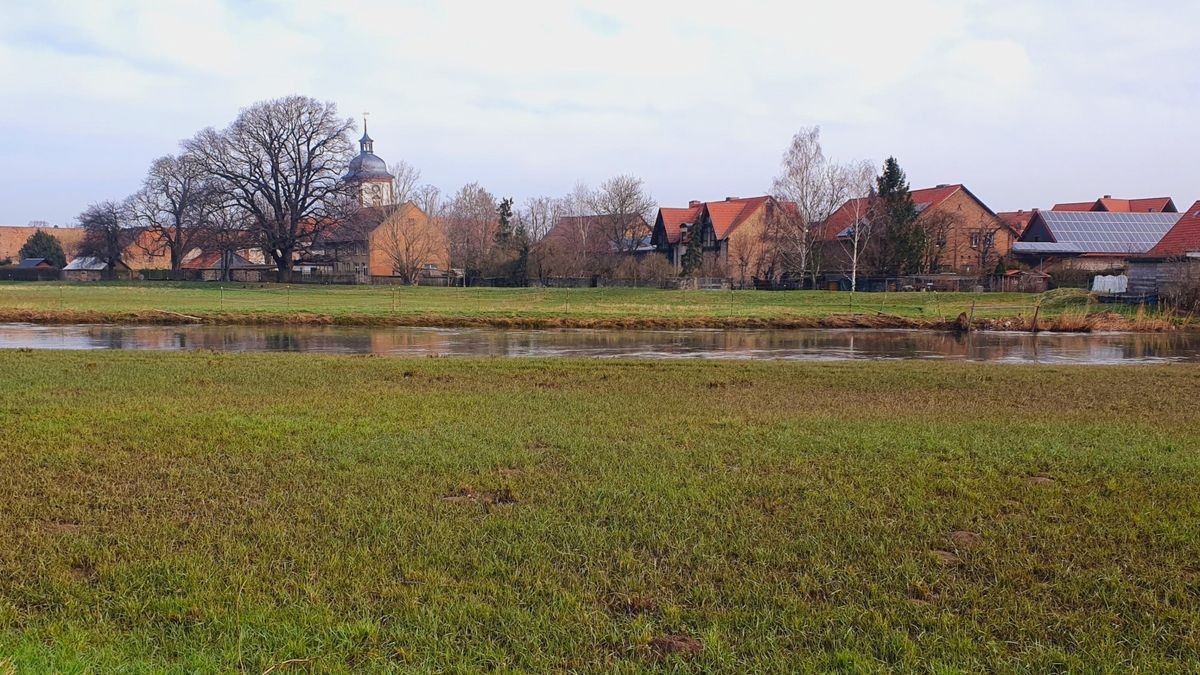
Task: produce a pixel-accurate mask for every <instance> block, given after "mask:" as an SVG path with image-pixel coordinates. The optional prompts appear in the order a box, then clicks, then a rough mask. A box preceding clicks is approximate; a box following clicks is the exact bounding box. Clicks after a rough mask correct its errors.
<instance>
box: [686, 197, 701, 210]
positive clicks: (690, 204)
mask: <svg viewBox="0 0 1200 675" xmlns="http://www.w3.org/2000/svg"><path fill="white" fill-rule="evenodd" d="M697 206H700V200H699V199H693V200H691V201H690V202H688V208H689V209H694V208H696V207H697Z"/></svg>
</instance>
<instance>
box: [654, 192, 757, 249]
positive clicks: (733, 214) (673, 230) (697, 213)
mask: <svg viewBox="0 0 1200 675" xmlns="http://www.w3.org/2000/svg"><path fill="white" fill-rule="evenodd" d="M770 201H772V198H771V197H770V196H767V195H763V196H761V197H744V198H730V199H725V200H722V201H719V202H701V203H699V204H696V205H695V206H688V207H686V208H671V207H663V208H660V209H659V210H658V218H659V220H661V221H662V223H663V229H664V230H665V234H666V237H667V243H669V244H677V243H679V240H680V238H681V237H682V230H681V226H682V225H684V224H690V223H695V222H697V221H698V220H701V219H702V218H703V217H704V215H705V214H707V215H708V219H709V220H710V221H711V222H712V227H713V233H714V234H715V235H716V237H717V240H718V241H720V240H722V239H726V238H728V237H729V235H731V234H733V232H734V230H736V229H737V228H739V227H741V226H742V225H743V224H745V223H746V222H747V221H748V220H750V219H751V218H752V217H753V216H754V214H756V213H758V211H759V210H760V209H762V208H763V207H764V206H765V205H766V204H767V203H768V202H770Z"/></svg>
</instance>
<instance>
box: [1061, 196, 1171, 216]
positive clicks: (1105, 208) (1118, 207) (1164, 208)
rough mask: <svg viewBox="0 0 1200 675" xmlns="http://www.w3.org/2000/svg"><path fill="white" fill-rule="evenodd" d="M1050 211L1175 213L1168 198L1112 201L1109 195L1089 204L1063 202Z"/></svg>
mask: <svg viewBox="0 0 1200 675" xmlns="http://www.w3.org/2000/svg"><path fill="white" fill-rule="evenodd" d="M1051 211H1100V212H1109V213H1175V212H1177V211H1178V209H1176V208H1175V202H1174V201H1173V200H1172V199H1171V198H1170V197H1147V198H1144V199H1114V198H1113V197H1111V196H1109V195H1104V196H1103V197H1101V198H1099V199H1097V200H1095V201H1091V202H1064V203H1062V204H1055V205H1054V208H1053V209H1051Z"/></svg>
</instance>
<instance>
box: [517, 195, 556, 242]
mask: <svg viewBox="0 0 1200 675" xmlns="http://www.w3.org/2000/svg"><path fill="white" fill-rule="evenodd" d="M565 213H566V204H565V203H564V200H561V199H555V198H554V197H530V198H528V199H526V200H525V204H524V206H522V207H521V209H520V210H518V211H517V220H518V222H519V223H520V224H521V225H522V226H523V227H524V228H525V232H526V233H527V234H528V235H529V240H530V241H531V242H534V243H536V242H539V241H541V240H542V238H543V237H545V236H546V233H548V232H549V231H550V230H551V229H552V228H553V227H554V226H555V224H557V223H558V220H559V218H561V217H562V216H563V215H564V214H565Z"/></svg>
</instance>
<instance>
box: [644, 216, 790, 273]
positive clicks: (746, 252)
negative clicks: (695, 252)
mask: <svg viewBox="0 0 1200 675" xmlns="http://www.w3.org/2000/svg"><path fill="white" fill-rule="evenodd" d="M779 208H780V205H779V202H777V201H776V200H775V198H774V197H770V196H762V197H746V198H739V197H726V198H725V199H724V200H723V201H719V202H701V201H691V202H688V205H687V206H686V207H682V208H660V209H659V210H658V216H657V217H656V218H655V219H654V229H653V231H652V232H651V235H650V246H651V247H652V248H653V250H655V251H657V252H658V253H660V254H662V255H664V256H666V258H667V260H668V261H669V262H670V263H671V264H672V265H673V266H674V267H675V269H676V270H682V269H683V261H684V255H685V254H686V253H687V249H688V245H689V244H690V243H691V242H692V239H693V238H694V237H700V241H701V244H700V247H701V250H702V251H703V258H704V262H703V265H704V266H711V267H713V268H715V269H716V270H720V271H724V273H725V274H728V275H732V276H738V275H741V276H742V277H744V278H745V277H747V276H748V277H750V278H755V277H758V276H759V275H760V273H761V272H762V270H758V269H756V266H757V265H758V264H759V262H760V260H761V258H762V255H761V251H757V250H756V248H757V247H760V246H761V242H762V241H763V238H764V231H765V230H766V227H767V223H768V220H769V219H770V218H771V217H772V216H773V215H774V214H775V213H776V212H777V210H778V209H779Z"/></svg>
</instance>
